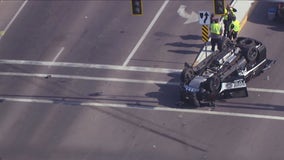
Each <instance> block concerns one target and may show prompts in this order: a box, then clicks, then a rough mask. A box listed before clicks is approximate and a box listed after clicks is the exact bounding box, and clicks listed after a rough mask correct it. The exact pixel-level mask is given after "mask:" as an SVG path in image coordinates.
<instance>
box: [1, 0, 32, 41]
mask: <svg viewBox="0 0 284 160" xmlns="http://www.w3.org/2000/svg"><path fill="white" fill-rule="evenodd" d="M27 3H28V0H25V1H24V2H23V4H22V5H21V7H20V8H19V9H18V11H17V12H16V14H15V15H14V16H13V18H12V19H11V21H10V22H9V23H8V25H7V26H6V27H5V29H4V30H3V35H4V34H5V33H6V32H7V31H8V29H9V28H10V26H11V25H12V23H13V22H14V21H15V19H16V18H17V17H18V15H19V14H20V12H21V11H22V9H23V8H24V6H25V5H26V4H27ZM3 35H1V36H0V40H1V39H2V37H3Z"/></svg>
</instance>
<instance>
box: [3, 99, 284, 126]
mask: <svg viewBox="0 0 284 160" xmlns="http://www.w3.org/2000/svg"><path fill="white" fill-rule="evenodd" d="M0 100H2V101H8V102H24V103H44V104H53V103H54V104H58V103H61V104H65V105H76V106H91V107H92V106H93V107H111V108H128V109H140V110H156V111H168V112H183V113H195V114H207V115H216V116H229V117H242V118H256V119H269V120H281V121H284V117H281V116H270V115H261V114H247V113H233V112H221V111H205V110H197V109H179V108H166V107H155V106H143V105H134V104H133V105H132V104H115V103H97V102H82V101H80V100H78V102H74V101H70V102H68V101H66V100H62V101H60V100H52V99H39V98H12V97H3V96H2V97H0ZM2 103H3V102H2Z"/></svg>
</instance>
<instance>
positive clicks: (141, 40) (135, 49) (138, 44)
mask: <svg viewBox="0 0 284 160" xmlns="http://www.w3.org/2000/svg"><path fill="white" fill-rule="evenodd" d="M168 3H169V0H165V1H164V3H163V5H162V6H161V8H160V9H159V10H158V12H157V13H156V15H155V17H154V18H153V20H152V21H151V23H150V25H149V26H148V27H147V29H146V30H145V32H144V33H143V35H142V37H141V38H140V39H139V41H138V42H137V44H136V45H135V47H134V48H133V49H132V51H131V52H130V54H129V56H128V57H127V59H126V60H125V61H124V63H123V65H122V66H127V64H128V63H129V61H130V59H131V58H132V57H133V56H134V54H135V53H136V51H137V49H138V48H139V47H140V45H141V44H142V42H143V41H144V39H145V38H146V36H147V35H148V33H149V32H150V30H151V29H152V27H153V26H154V24H155V23H156V21H157V20H158V18H159V17H160V15H161V13H162V12H163V10H164V9H165V8H166V6H167V4H168Z"/></svg>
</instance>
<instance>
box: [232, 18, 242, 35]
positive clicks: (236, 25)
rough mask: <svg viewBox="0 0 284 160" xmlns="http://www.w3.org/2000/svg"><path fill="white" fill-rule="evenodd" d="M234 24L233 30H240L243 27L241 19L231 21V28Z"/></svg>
mask: <svg viewBox="0 0 284 160" xmlns="http://www.w3.org/2000/svg"><path fill="white" fill-rule="evenodd" d="M232 24H233V25H234V28H233V30H234V31H235V32H239V31H240V29H241V25H240V21H238V20H235V21H233V22H232V23H231V25H230V28H231V26H232Z"/></svg>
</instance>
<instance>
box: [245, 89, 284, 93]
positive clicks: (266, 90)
mask: <svg viewBox="0 0 284 160" xmlns="http://www.w3.org/2000/svg"><path fill="white" fill-rule="evenodd" d="M248 91H251V92H266V93H281V94H284V90H280V89H263V88H248Z"/></svg>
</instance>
